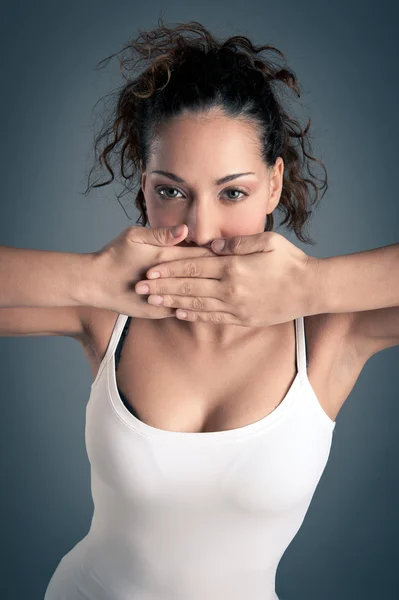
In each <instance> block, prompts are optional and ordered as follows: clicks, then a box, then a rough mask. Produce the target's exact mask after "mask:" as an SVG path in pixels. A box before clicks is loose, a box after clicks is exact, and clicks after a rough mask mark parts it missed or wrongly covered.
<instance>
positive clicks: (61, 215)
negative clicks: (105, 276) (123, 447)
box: [0, 0, 399, 600]
mask: <svg viewBox="0 0 399 600" xmlns="http://www.w3.org/2000/svg"><path fill="white" fill-rule="evenodd" d="M143 4H144V5H145V6H144V7H143ZM149 6H150V8H148V7H149ZM175 6H176V8H175ZM160 15H162V17H163V18H164V20H165V22H166V23H167V24H170V23H172V22H181V21H183V22H186V21H190V20H197V21H200V22H201V23H203V24H204V25H205V26H206V27H209V28H210V29H211V30H212V31H213V32H214V33H220V34H222V35H223V36H227V35H234V34H243V35H249V36H250V37H251V39H253V40H254V41H255V42H256V43H267V42H268V43H271V44H274V45H276V46H277V47H278V48H279V49H280V50H282V51H283V52H284V53H285V54H286V56H287V60H288V63H289V64H290V65H291V67H292V68H293V69H294V70H295V72H296V73H297V75H298V77H299V80H300V83H301V85H302V88H303V91H304V94H303V96H302V98H301V99H300V102H301V103H302V106H304V109H305V112H304V114H306V115H309V116H311V118H312V130H313V150H314V154H315V156H317V157H318V158H319V159H321V160H323V162H324V163H325V165H326V168H327V171H328V175H329V184H330V187H329V190H328V191H327V194H326V195H325V196H324V199H323V201H322V204H321V205H320V208H319V210H318V211H317V214H316V216H315V217H314V219H313V221H312V225H311V227H310V229H309V232H310V235H311V237H312V238H313V239H314V240H315V241H316V242H317V245H316V246H314V247H311V246H306V245H303V244H301V243H300V242H299V241H298V240H297V238H295V236H294V235H293V234H288V233H287V232H286V230H285V229H282V228H280V229H278V231H279V232H280V233H281V234H282V235H285V236H286V237H288V238H289V239H290V241H292V242H293V243H295V244H296V245H297V246H299V247H301V248H302V249H303V250H304V251H305V252H307V253H308V254H311V255H314V256H319V257H326V256H331V255H337V254H348V253H351V252H357V251H361V250H366V249H369V248H376V247H379V246H384V245H388V244H392V243H396V242H398V241H399V240H398V237H399V236H398V230H399V227H398V223H399V219H398V217H399V200H398V192H397V190H396V179H395V177H396V175H395V174H397V173H398V164H397V163H398V152H397V134H398V124H397V114H398V113H397V106H398V85H399V81H398V77H397V60H398V49H399V42H398V36H397V22H398V11H397V9H396V8H395V6H394V3H393V2H392V3H388V2H386V1H381V2H378V3H377V4H376V5H374V6H373V7H370V6H368V5H366V3H359V2H355V1H354V0H349V1H346V2H334V3H328V4H324V5H323V6H322V5H321V3H320V2H319V1H318V2H313V1H310V0H303V2H300V3H299V2H293V1H292V0H285V2H251V3H242V2H234V1H231V0H230V1H229V2H228V3H227V2H224V3H221V5H220V4H219V6H218V5H217V4H216V3H215V2H212V3H209V5H208V3H206V2H202V3H200V6H196V4H194V3H190V2H187V3H185V6H183V8H179V3H177V2H176V3H175V5H174V3H172V2H171V3H170V4H169V5H168V6H165V4H164V3H162V2H156V1H154V2H152V3H151V4H148V3H142V2H127V1H121V0H113V2H110V1H109V2H104V1H101V0H96V1H95V2H94V1H92V0H91V1H84V2H82V1H79V2H78V1H77V0H69V2H55V1H52V2H28V1H27V0H25V1H23V2H21V1H15V0H13V2H10V1H9V2H3V3H2V8H1V23H0V30H1V35H0V44H1V52H0V57H1V58H0V61H1V70H0V72H1V86H2V93H1V95H0V102H1V115H2V127H1V137H2V143H1V153H2V156H1V165H2V172H3V177H2V191H1V211H0V243H2V244H6V245H10V246H16V247H24V248H36V249H43V250H57V251H63V252H90V251H94V250H97V249H99V248H101V247H102V246H104V245H105V244H106V243H107V242H108V241H109V240H111V239H113V238H114V237H115V236H116V235H117V234H118V233H119V232H120V231H121V230H122V229H124V228H125V227H127V226H128V225H131V224H134V223H135V221H136V219H137V217H138V213H137V212H136V210H135V208H134V203H133V199H132V200H131V201H130V202H128V198H127V196H125V197H124V198H123V199H122V203H124V205H125V206H126V210H127V212H128V214H129V216H130V217H131V218H132V221H129V219H128V218H127V216H126V215H125V213H124V211H123V210H122V208H121V206H120V205H119V204H118V202H117V200H116V198H115V192H116V191H120V189H118V188H116V187H115V186H111V185H110V186H107V187H106V188H103V189H100V190H94V191H93V192H92V193H91V194H90V195H89V197H88V198H85V197H83V196H81V195H79V193H80V192H82V191H83V190H84V189H85V187H86V183H87V180H86V175H87V172H88V169H89V168H90V167H91V165H92V158H93V156H94V155H93V143H92V142H93V133H92V130H93V123H94V117H93V112H92V111H93V107H94V105H95V103H96V102H97V100H98V99H99V98H100V97H102V96H103V95H104V94H105V93H106V92H108V91H110V90H111V89H114V87H115V85H116V84H119V83H120V79H119V65H118V64H117V62H116V60H114V61H112V62H111V63H110V64H109V66H108V67H107V68H106V69H105V70H104V71H100V72H96V71H95V68H94V67H95V65H96V64H97V62H98V61H99V60H101V59H102V58H104V57H105V56H107V55H108V54H111V52H116V51H117V50H119V49H120V48H121V47H122V44H124V43H125V42H126V41H127V39H128V38H129V37H130V36H136V35H138V30H139V28H144V29H149V28H152V27H155V26H156V24H157V18H158V16H160ZM103 179H105V177H103ZM398 359H399V347H394V348H389V349H386V350H384V351H383V352H380V353H378V354H377V355H375V356H373V357H372V358H371V359H370V360H369V361H368V363H367V364H366V365H365V368H364V369H363V371H362V373H361V375H360V377H359V379H358V381H357V383H356V385H355V387H354V389H353V391H352V393H351V394H350V396H349V398H348V400H347V401H346V403H345V405H344V406H343V408H342V409H341V411H340V413H339V415H338V419H337V426H336V429H335V433H334V438H333V446H332V450H331V455H330V459H329V462H328V464H327V467H326V470H325V472H324V474H323V476H322V479H321V481H320V484H319V486H318V488H317V490H316V493H315V495H314V498H313V501H312V504H311V507H310V509H309V512H308V514H307V516H306V518H305V521H304V523H303V525H302V527H301V529H300V531H299V532H298V534H297V536H296V537H295V538H294V540H293V542H292V543H291V545H290V546H289V547H288V549H287V551H286V552H285V554H284V556H283V558H282V560H281V563H280V566H279V569H278V572H277V582H276V589H277V593H278V594H279V595H280V596H281V597H282V598H283V599H284V600H305V599H306V600H316V599H317V600H320V599H322V600H330V599H331V600H332V599H334V600H337V599H338V598H339V599H340V600H349V599H350V600H353V599H362V600H376V599H377V598H384V599H385V600H388V599H391V598H397V597H398V594H399V576H398V572H397V569H396V570H395V567H396V566H397V564H398V561H399V551H398V544H397V537H398V534H399V520H398V516H397V507H398V504H399V487H398V475H397V473H398V450H399V436H398V428H399V425H398V423H399V407H398V392H397V389H398V379H397V365H398ZM0 381H1V413H2V416H1V438H0V439H1V452H0V456H1V488H2V493H1V511H0V515H1V536H0V537H1V542H0V545H1V557H0V558H1V560H0V569H1V577H0V597H1V598H7V600H17V599H18V600H19V599H22V598H23V599H27V598H29V599H30V600H41V599H42V598H43V596H44V591H45V588H46V585H47V583H48V581H49V579H50V577H51V575H52V573H53V571H54V569H55V567H56V565H57V564H58V562H59V560H60V559H61V557H62V556H63V555H64V554H66V552H68V551H69V550H70V549H71V548H72V546H73V545H75V544H76V542H77V541H78V540H80V539H81V538H82V537H83V536H84V535H86V533H87V531H88V529H89V526H90V520H91V515H92V511H93V504H92V499H91V495H90V477H89V475H90V473H89V462H88V459H87V455H86V450H85V445H84V424H85V423H84V419H85V407H86V402H87V400H88V397H89V391H90V390H89V388H90V384H91V381H92V379H91V372H90V367H89V364H88V362H87V360H86V358H85V355H84V353H83V350H82V349H81V347H80V345H78V344H77V343H76V342H75V341H74V340H72V339H70V338H62V337H49V336H48V337H30V338H29V337H25V338H24V337H21V338H16V337H14V338H1V339H0Z"/></svg>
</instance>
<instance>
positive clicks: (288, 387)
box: [45, 23, 388, 600]
mask: <svg viewBox="0 0 399 600" xmlns="http://www.w3.org/2000/svg"><path fill="white" fill-rule="evenodd" d="M185 32H187V33H197V34H199V38H198V39H190V38H189V37H187V38H186V37H185V36H184V33H185ZM126 49H127V50H128V51H130V50H131V51H132V52H133V54H134V56H135V57H137V56H140V55H141V56H142V58H143V59H147V60H149V61H150V65H149V66H148V67H147V69H145V70H144V71H143V72H141V73H139V74H137V75H136V76H135V77H132V76H129V77H128V78H127V83H126V85H125V86H124V87H123V89H122V90H121V91H120V92H119V93H118V94H119V95H118V105H117V111H116V114H115V115H114V116H113V122H112V124H111V127H110V128H109V131H108V133H113V134H114V138H113V140H112V141H111V143H109V144H108V145H107V146H106V148H105V149H104V151H103V152H102V154H101V156H100V159H101V160H103V161H104V163H105V164H106V166H107V168H108V170H109V171H110V173H111V175H112V179H113V171H112V168H111V167H110V164H109V157H110V156H111V155H112V153H113V152H114V151H115V150H116V147H117V145H118V143H119V142H121V143H122V145H123V146H122V157H121V171H122V174H123V175H124V176H125V177H127V179H131V178H132V177H133V176H134V175H135V174H136V172H137V171H138V169H139V168H140V176H141V189H140V191H139V193H138V195H137V199H136V205H137V207H138V208H139V210H140V212H141V214H142V217H143V219H144V221H143V223H142V225H143V226H144V227H145V225H146V224H147V219H148V222H149V224H150V227H151V228H152V229H156V228H161V229H162V228H169V227H172V226H173V225H176V224H182V223H184V224H185V226H186V227H184V228H183V229H182V231H181V232H180V236H179V237H178V238H176V239H175V243H176V245H178V246H180V247H183V248H190V249H194V248H197V249H208V250H209V253H208V254H207V255H208V256H210V255H211V250H210V249H211V247H212V246H211V244H212V241H213V240H215V239H216V238H226V239H229V238H233V237H234V236H251V235H256V234H262V233H264V232H272V230H273V225H274V219H273V211H274V210H276V209H278V210H281V211H283V212H284V213H285V219H284V221H283V223H282V224H284V223H287V224H288V225H287V226H288V228H290V229H293V230H294V231H295V234H296V235H297V237H298V239H300V240H301V241H303V242H307V243H312V242H311V241H310V240H309V238H307V237H306V236H305V235H304V232H303V229H304V226H305V225H306V223H307V222H308V219H309V217H310V215H311V213H312V210H311V208H310V206H311V204H314V203H316V201H317V199H318V193H317V190H318V188H317V186H316V185H315V183H314V182H313V179H314V176H313V174H312V172H311V170H310V163H311V161H313V162H317V163H318V164H320V165H321V166H322V168H323V169H324V166H323V165H322V163H320V161H318V160H317V159H315V158H314V157H312V156H311V154H310V151H309V148H310V144H309V139H308V137H309V133H308V129H309V128H308V127H306V128H305V130H303V129H302V128H301V127H300V126H299V124H298V122H297V121H296V120H295V119H294V118H293V117H292V116H291V115H290V113H289V111H288V109H286V108H284V106H283V96H284V91H288V90H292V91H294V92H295V93H297V95H299V85H298V82H297V79H296V77H295V75H294V74H293V72H292V71H291V70H290V69H288V68H286V67H284V68H281V67H278V66H277V65H275V64H274V63H273V61H272V60H271V58H270V60H268V59H266V58H262V59H261V58H260V57H259V56H258V53H259V52H260V51H262V50H267V51H268V52H270V53H272V52H275V51H276V52H278V51H277V50H275V49H274V48H272V47H270V46H263V47H259V48H256V47H254V46H253V45H252V44H251V42H250V41H249V40H248V39H247V38H244V37H238V36H237V37H234V38H229V39H228V40H226V41H225V42H221V41H217V40H216V39H215V38H214V37H213V36H212V35H211V34H210V33H209V32H208V31H207V30H206V29H205V28H204V27H203V26H201V25H200V24H198V23H189V24H187V25H179V26H177V27H175V28H173V29H169V28H167V27H165V26H164V25H163V24H161V25H160V26H159V27H158V28H157V29H155V30H153V31H150V32H147V33H142V34H141V35H140V37H139V38H138V39H136V40H133V41H131V42H130V43H129V44H128V46H127V48H126ZM278 53H279V52H278ZM279 54H280V56H282V57H283V55H282V54H281V53H279ZM123 64H124V66H126V65H127V64H128V61H127V62H124V63H123ZM102 137H103V136H100V138H99V140H100V139H102ZM125 161H127V162H128V163H129V164H130V165H133V174H131V175H126V171H125V169H124V166H125ZM305 167H306V169H307V170H308V175H307V176H305V174H304V168H305ZM107 183H110V181H109V182H107ZM101 185H106V184H101ZM94 187H98V185H96V186H94ZM310 187H312V188H313V190H315V191H316V196H315V198H314V199H313V200H311V198H310ZM323 188H324V190H325V189H326V188H327V177H325V180H324V181H323V185H322V186H321V189H323ZM148 233H149V232H148ZM272 239H276V238H272ZM169 243H170V242H169ZM287 244H288V242H287ZM290 246H291V245H290ZM113 248H114V246H113ZM201 251H203V250H201ZM291 251H292V252H293V250H292V249H291ZM109 256H110V255H109V253H108V254H107V257H109ZM204 256H205V255H204ZM295 256H296V257H298V259H299V258H301V259H302V257H303V253H301V251H299V250H297V254H296V255H295ZM305 256H306V255H305ZM246 258H247V259H250V258H251V257H249V256H248V257H246ZM253 259H254V260H255V259H257V257H256V256H255V255H254V256H253ZM212 260H213V261H215V263H214V264H215V265H216V264H219V263H216V261H217V260H219V258H217V257H216V256H214V258H212ZM114 264H115V265H116V264H117V261H115V263H114ZM226 264H227V263H226ZM242 264H244V263H242ZM248 264H249V262H248ZM301 264H302V263H301ZM103 272H104V271H103ZM304 273H305V271H304ZM144 279H145V277H144ZM203 281H204V283H203V285H205V278H204V280H203ZM147 283H148V282H147ZM154 283H155V282H152V283H151V285H153V284H154ZM163 285H164V286H166V285H167V284H166V282H165V283H164V284H163ZM157 286H158V287H157V288H155V287H153V290H155V289H157V290H158V291H161V290H162V286H160V282H157ZM301 286H302V287H305V286H303V282H302V283H301ZM187 289H188V288H187V286H186V288H185V291H183V293H181V294H180V295H182V296H186V295H187V296H190V295H193V294H190V293H188V292H187ZM208 289H209V290H210V287H209V288H208ZM301 289H302V288H301ZM153 290H152V291H153ZM136 291H137V293H139V291H138V287H137V288H136ZM180 291H181V290H180ZM144 294H145V292H144ZM174 294H175V295H177V296H179V293H178V290H177V289H175V290H174ZM110 295H111V291H110ZM151 295H153V294H151ZM210 295H211V294H210ZM206 300H207V298H206V297H205V300H204V303H205V301H206ZM289 300H290V299H288V300H287V299H285V298H283V297H282V296H281V300H280V301H281V303H282V304H283V303H288V304H289ZM140 301H141V303H142V305H144V304H146V303H147V299H146V298H145V296H142V298H141V299H140ZM169 306H171V305H169ZM177 306H181V305H179V304H177ZM188 306H189V305H186V307H188ZM215 306H216V305H215ZM153 310H154V313H153V314H154V315H155V311H156V310H158V309H157V308H155V305H154V309H153ZM159 310H164V311H165V310H166V306H164V307H159ZM175 314H176V311H175V310H172V308H169V309H168V310H167V313H166V312H164V313H163V317H166V316H175ZM355 314H356V313H355V312H354V311H347V312H346V311H340V312H338V311H337V312H321V311H320V312H318V313H317V314H316V313H315V312H313V313H312V312H310V311H309V312H308V313H307V316H306V327H305V319H304V317H302V316H299V317H298V318H295V319H289V320H287V319H286V320H284V321H282V320H280V321H279V320H278V319H277V318H276V317H275V318H274V320H273V321H271V322H270V323H268V324H263V325H262V326H259V325H255V324H253V323H252V324H246V325H245V326H243V325H242V324H240V323H239V321H238V320H237V321H233V320H231V321H230V322H227V324H226V322H223V321H222V320H219V321H218V320H217V319H214V320H213V321H211V320H209V319H208V320H206V319H204V320H196V321H190V320H187V321H184V320H181V319H180V318H156V317H155V316H149V317H148V318H136V319H134V318H132V317H130V316H128V315H127V314H122V313H120V312H117V311H111V310H104V309H101V308H98V307H97V308H94V307H93V308H92V309H91V310H90V311H86V329H85V331H86V332H87V337H85V338H83V337H82V338H81V340H82V341H83V345H84V349H85V351H86V353H87V356H88V359H89V361H90V364H91V366H92V369H93V375H94V381H93V384H92V387H91V394H90V399H89V402H88V405H87V421H86V444H87V451H88V456H89V460H90V463H91V471H92V493H93V501H94V506H95V509H94V515H93V519H92V523H91V527H90V531H89V532H88V534H87V535H86V536H85V538H84V539H82V540H81V541H80V542H79V543H78V544H77V545H76V546H75V547H74V548H73V549H72V550H71V551H70V552H68V554H66V555H65V556H64V557H63V558H62V560H61V561H60V563H59V565H58V566H57V569H56V570H55V572H54V574H53V576H52V578H51V580H50V582H49V585H48V587H47V590H46V595H45V600H67V599H68V600H75V599H76V600H77V599H82V600H83V599H85V600H127V599H128V598H129V599H133V598H134V599H135V600H141V599H144V598H146V599H149V598H151V599H155V598H156V599H164V598H173V599H175V598H186V599H190V600H194V599H197V598H198V599H201V600H204V599H205V598H207V599H209V600H210V599H216V598H218V599H221V598H226V599H227V598H229V600H233V599H235V598H237V599H238V598H240V599H241V598H244V597H245V598H251V600H258V599H259V600H260V599H261V598H262V600H276V599H277V598H278V597H277V595H276V592H275V574H276V570H277V567H278V564H279V560H280V558H281V557H282V555H283V554H284V552H285V550H286V548H287V547H288V545H289V544H290V542H291V541H292V539H293V538H294V536H295V535H296V533H297V531H298V530H299V528H300V526H301V524H302V522H303V520H304V518H305V515H306V512H307V509H308V507H309V504H310V502H311V499H312V496H313V494H314V492H315V489H316V487H317V484H318V482H319V480H320V477H321V475H322V473H323V471H324V468H325V466H326V463H327V460H328V456H329V453H330V448H331V442H332V436H333V431H334V427H335V419H336V416H337V414H338V411H339V409H340V408H341V406H342V405H343V403H344V401H345V399H346V398H347V396H348V395H349V393H350V391H351V389H352V387H353V385H354V384H355V382H356V379H357V378H358V376H359V374H360V372H361V368H362V366H363V365H364V363H365V362H366V360H367V358H368V355H367V352H366V351H363V352H361V351H360V345H355V342H354V337H353V322H354V315H355ZM176 316H177V315H176ZM386 345H388V344H386ZM122 348H123V352H122ZM369 354H370V353H369ZM307 367H309V368H307Z"/></svg>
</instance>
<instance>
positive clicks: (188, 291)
mask: <svg viewBox="0 0 399 600" xmlns="http://www.w3.org/2000/svg"><path fill="white" fill-rule="evenodd" d="M192 292H193V284H192V283H191V281H185V282H184V283H182V286H181V293H182V296H191V295H192Z"/></svg>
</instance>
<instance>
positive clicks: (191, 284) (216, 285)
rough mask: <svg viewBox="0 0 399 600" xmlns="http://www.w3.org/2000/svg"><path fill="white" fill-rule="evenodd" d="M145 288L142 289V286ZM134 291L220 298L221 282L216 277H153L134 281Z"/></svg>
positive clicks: (142, 293)
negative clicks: (153, 278)
mask: <svg viewBox="0 0 399 600" xmlns="http://www.w3.org/2000/svg"><path fill="white" fill-rule="evenodd" d="M143 286H144V287H146V289H144V287H143ZM135 292H136V294H139V295H146V294H152V295H155V294H156V295H158V296H163V295H166V294H170V295H174V296H191V297H197V296H198V297H204V296H208V297H211V298H217V299H218V300H223V298H222V282H221V281H218V280H216V279H196V278H194V279H181V278H173V277H172V278H170V279H155V280H152V281H150V280H146V279H143V280H141V281H139V282H138V283H136V285H135Z"/></svg>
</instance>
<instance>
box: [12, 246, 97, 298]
mask: <svg viewBox="0 0 399 600" xmlns="http://www.w3.org/2000/svg"><path fill="white" fill-rule="evenodd" d="M91 265H92V255H91V254H74V253H72V252H51V251H47V250H29V249H28V250H25V249H23V248H12V247H9V246H0V308H6V307H12V308H16V307H31V306H34V307H60V306H78V305H88V304H89V302H88V298H87V292H88V291H89V289H90V285H89V283H88V282H89V281H90V278H91Z"/></svg>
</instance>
